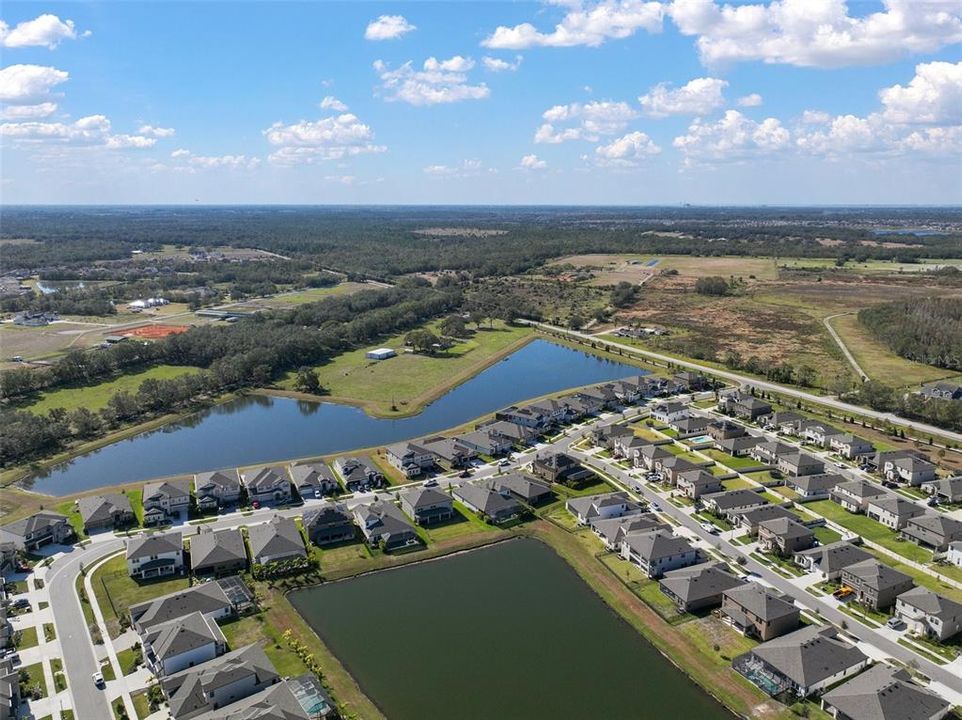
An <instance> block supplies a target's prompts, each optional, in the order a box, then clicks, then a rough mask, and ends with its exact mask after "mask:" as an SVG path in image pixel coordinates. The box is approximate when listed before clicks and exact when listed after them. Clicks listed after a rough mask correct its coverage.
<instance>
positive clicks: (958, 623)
mask: <svg viewBox="0 0 962 720" xmlns="http://www.w3.org/2000/svg"><path fill="white" fill-rule="evenodd" d="M895 614H896V615H897V616H898V617H900V618H902V620H903V621H904V622H905V624H906V625H907V626H908V628H909V630H911V631H912V632H914V633H916V634H917V635H922V636H924V637H930V638H935V639H936V640H938V641H939V642H944V641H946V640H948V639H949V638H952V637H955V636H956V635H958V634H959V633H960V632H962V603H957V602H955V600H950V599H949V598H947V597H943V596H941V595H939V594H938V593H934V592H932V591H931V590H929V589H928V588H923V587H914V588H912V589H911V590H906V591H905V592H904V593H902V594H901V595H899V596H898V597H897V598H896V599H895Z"/></svg>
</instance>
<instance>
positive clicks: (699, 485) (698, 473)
mask: <svg viewBox="0 0 962 720" xmlns="http://www.w3.org/2000/svg"><path fill="white" fill-rule="evenodd" d="M675 484H676V485H677V486H678V489H679V490H681V492H682V493H683V494H684V495H685V496H686V497H689V498H691V499H692V500H697V499H698V498H700V497H701V496H702V495H707V494H708V493H716V492H721V491H722V490H724V489H725V488H724V486H723V485H722V483H721V480H719V479H718V478H717V477H716V476H715V475H712V474H711V473H710V472H708V471H707V470H704V469H703V468H697V469H695V470H686V471H685V472H683V473H679V474H678V481H677V482H676V483H675Z"/></svg>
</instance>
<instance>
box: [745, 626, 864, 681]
mask: <svg viewBox="0 0 962 720" xmlns="http://www.w3.org/2000/svg"><path fill="white" fill-rule="evenodd" d="M869 662H870V660H869V658H868V656H866V655H865V654H864V653H862V651H861V650H859V649H858V648H857V647H855V646H854V645H849V644H848V643H846V642H844V641H842V640H841V639H839V637H838V631H837V630H836V629H835V628H833V627H826V626H822V625H808V626H807V627H803V628H801V629H800V630H796V631H795V632H791V633H789V634H787V635H782V636H781V637H777V638H774V639H772V640H769V641H767V642H764V643H762V644H761V645H758V646H757V647H755V648H753V649H752V650H750V651H749V652H747V653H745V654H744V655H740V656H738V657H737V658H735V659H734V660H733V661H732V667H734V668H735V670H737V671H738V672H739V673H741V674H742V675H744V676H745V677H746V678H748V679H749V680H750V681H752V682H753V683H755V684H756V685H758V687H760V688H761V689H762V690H764V691H765V692H766V693H768V694H769V695H772V696H776V695H781V694H782V693H785V692H787V693H790V694H792V695H795V696H797V697H808V696H809V695H814V694H817V693H820V692H822V691H824V690H825V689H826V688H828V687H830V686H832V685H835V684H836V683H838V682H839V681H841V680H844V679H845V678H847V677H851V676H852V675H854V674H856V673H858V672H860V671H861V670H863V669H864V668H865V667H866V666H868V664H869Z"/></svg>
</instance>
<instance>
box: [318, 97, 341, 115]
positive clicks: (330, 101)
mask: <svg viewBox="0 0 962 720" xmlns="http://www.w3.org/2000/svg"><path fill="white" fill-rule="evenodd" d="M321 110H334V111H335V112H347V105H346V104H345V103H343V102H341V101H340V100H338V99H337V98H336V97H334V96H333V95H327V96H325V97H324V99H323V100H321Z"/></svg>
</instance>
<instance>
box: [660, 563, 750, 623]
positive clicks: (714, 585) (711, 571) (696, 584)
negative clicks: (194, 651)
mask: <svg viewBox="0 0 962 720" xmlns="http://www.w3.org/2000/svg"><path fill="white" fill-rule="evenodd" d="M742 584H743V582H742V581H741V580H740V579H739V578H736V577H735V576H734V575H732V574H731V573H729V572H727V571H726V570H725V569H724V565H722V564H721V563H713V564H708V563H705V564H702V565H695V566H694V567H686V568H681V569H679V570H670V571H668V572H666V573H665V575H664V577H662V579H661V580H659V581H658V586H659V587H660V588H661V591H662V593H664V594H665V595H667V596H668V597H669V598H671V599H672V601H673V602H674V603H675V605H677V606H678V609H679V610H680V611H681V612H695V611H697V610H705V609H706V608H712V607H717V606H718V605H721V601H722V593H723V592H725V591H726V590H731V589H732V588H735V587H739V586H740V585H742Z"/></svg>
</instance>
